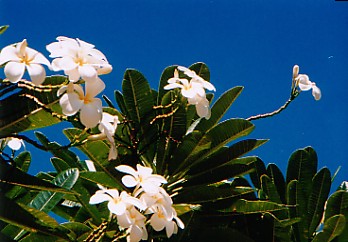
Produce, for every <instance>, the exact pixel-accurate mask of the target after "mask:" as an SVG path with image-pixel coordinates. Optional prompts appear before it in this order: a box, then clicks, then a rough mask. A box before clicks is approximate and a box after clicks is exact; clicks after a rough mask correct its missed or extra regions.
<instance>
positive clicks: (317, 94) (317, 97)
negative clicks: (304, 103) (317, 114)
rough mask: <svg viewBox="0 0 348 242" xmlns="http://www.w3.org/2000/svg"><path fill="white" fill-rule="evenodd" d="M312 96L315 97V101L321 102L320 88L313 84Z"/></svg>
mask: <svg viewBox="0 0 348 242" xmlns="http://www.w3.org/2000/svg"><path fill="white" fill-rule="evenodd" d="M312 95H313V97H314V99H315V100H317V101H318V100H320V98H321V91H320V89H319V87H317V86H316V85H315V84H313V86H312Z"/></svg>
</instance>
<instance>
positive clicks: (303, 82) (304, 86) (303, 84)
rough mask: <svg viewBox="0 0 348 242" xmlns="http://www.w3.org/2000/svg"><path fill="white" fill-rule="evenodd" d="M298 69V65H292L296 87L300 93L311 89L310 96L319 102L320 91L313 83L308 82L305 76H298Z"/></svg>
mask: <svg viewBox="0 0 348 242" xmlns="http://www.w3.org/2000/svg"><path fill="white" fill-rule="evenodd" d="M299 71H300V68H299V66H298V65H294V67H293V72H292V75H293V79H294V81H295V82H296V84H297V85H298V87H299V88H300V89H301V90H302V91H309V90H311V89H312V95H313V97H314V99H315V100H317V101H318V100H320V98H321V91H320V89H319V88H318V87H317V86H316V84H315V82H311V81H310V80H309V77H308V75H306V74H299Z"/></svg>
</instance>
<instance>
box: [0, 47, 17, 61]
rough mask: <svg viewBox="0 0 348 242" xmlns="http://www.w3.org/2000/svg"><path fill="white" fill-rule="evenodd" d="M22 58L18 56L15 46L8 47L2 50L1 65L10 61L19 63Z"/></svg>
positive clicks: (0, 54) (0, 55)
mask: <svg viewBox="0 0 348 242" xmlns="http://www.w3.org/2000/svg"><path fill="white" fill-rule="evenodd" d="M19 60H20V58H19V57H18V56H17V50H16V48H15V47H14V46H12V45H10V46H6V47H5V48H3V49H2V50H1V53H0V65H2V64H4V63H6V62H8V61H19Z"/></svg>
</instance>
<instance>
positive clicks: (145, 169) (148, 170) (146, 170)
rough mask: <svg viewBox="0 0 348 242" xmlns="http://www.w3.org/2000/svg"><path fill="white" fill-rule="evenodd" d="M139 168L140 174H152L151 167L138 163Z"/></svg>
mask: <svg viewBox="0 0 348 242" xmlns="http://www.w3.org/2000/svg"><path fill="white" fill-rule="evenodd" d="M137 170H138V174H139V175H141V176H145V177H147V176H150V175H151V174H152V169H151V168H150V167H145V166H142V165H139V164H137Z"/></svg>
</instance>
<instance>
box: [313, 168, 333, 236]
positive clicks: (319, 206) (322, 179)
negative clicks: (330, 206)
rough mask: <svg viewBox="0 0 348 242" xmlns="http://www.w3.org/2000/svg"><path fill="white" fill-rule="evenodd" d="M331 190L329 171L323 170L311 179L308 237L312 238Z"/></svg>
mask: <svg viewBox="0 0 348 242" xmlns="http://www.w3.org/2000/svg"><path fill="white" fill-rule="evenodd" d="M330 188H331V174H330V171H329V169H327V168H323V169H321V170H320V171H319V172H318V173H317V174H315V176H314V178H313V187H312V192H311V194H310V196H309V201H308V215H307V218H308V221H309V228H308V236H309V237H310V236H312V234H313V233H314V232H315V230H316V228H317V227H318V225H319V223H320V221H321V218H322V217H323V212H324V206H325V202H326V199H327V198H328V196H329V192H330Z"/></svg>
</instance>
